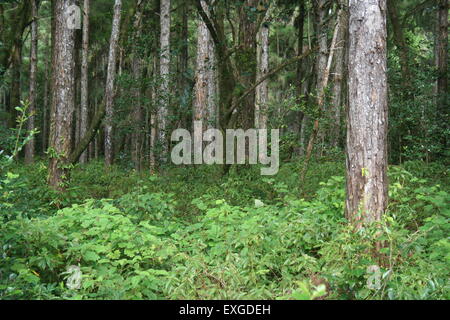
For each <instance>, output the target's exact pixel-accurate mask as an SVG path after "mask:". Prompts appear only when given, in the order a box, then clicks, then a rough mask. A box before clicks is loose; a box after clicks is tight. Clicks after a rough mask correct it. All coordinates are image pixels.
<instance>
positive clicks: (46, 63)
mask: <svg viewBox="0 0 450 320" xmlns="http://www.w3.org/2000/svg"><path fill="white" fill-rule="evenodd" d="M44 47H45V48H49V35H47V37H46V38H45V44H44ZM50 51H51V50H50ZM49 60H51V53H47V57H46V58H45V59H44V69H45V70H44V74H45V79H44V101H43V102H44V103H43V106H42V152H43V153H45V152H46V151H47V148H48V124H49V123H48V122H49V121H48V115H49V110H48V109H49V108H48V106H49V95H50V88H49V87H50V82H51V72H50V63H49Z"/></svg>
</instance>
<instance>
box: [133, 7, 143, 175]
mask: <svg viewBox="0 0 450 320" xmlns="http://www.w3.org/2000/svg"><path fill="white" fill-rule="evenodd" d="M143 9H144V4H143V1H142V0H139V1H138V3H137V8H136V14H135V18H134V32H135V33H134V39H135V40H134V44H133V45H134V47H133V59H132V72H133V78H134V87H133V93H132V94H133V98H134V99H133V102H134V110H133V115H132V116H133V132H132V135H131V148H132V150H131V160H132V161H133V164H134V168H135V169H136V170H137V171H140V170H141V167H142V146H143V126H144V114H143V110H142V101H141V78H142V58H141V54H140V50H141V49H140V48H139V41H140V37H141V29H142V12H143Z"/></svg>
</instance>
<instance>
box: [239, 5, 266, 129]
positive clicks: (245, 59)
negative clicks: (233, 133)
mask: <svg viewBox="0 0 450 320" xmlns="http://www.w3.org/2000/svg"><path fill="white" fill-rule="evenodd" d="M259 3H260V1H259V0H245V1H243V4H242V5H241V7H240V8H239V12H238V15H239V18H238V19H239V32H238V43H239V45H240V46H239V49H238V50H237V51H236V61H235V63H236V65H237V66H238V70H239V82H240V84H241V85H242V86H243V87H244V88H249V87H251V86H252V85H253V84H254V83H255V81H256V73H257V66H256V64H257V63H256V57H257V44H256V37H257V34H258V30H259V21H258V18H257V17H255V15H254V14H251V12H252V11H251V10H252V8H257V7H258V4H259ZM261 14H262V13H261ZM236 115H237V117H236V120H237V121H236V124H237V126H238V127H240V128H242V129H249V128H252V127H253V126H254V124H255V93H254V92H253V93H252V94H248V95H247V96H246V97H245V99H243V100H242V101H241V103H240V105H239V106H238V110H237V113H236Z"/></svg>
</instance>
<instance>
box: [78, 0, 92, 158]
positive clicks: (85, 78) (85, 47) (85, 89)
mask: <svg viewBox="0 0 450 320" xmlns="http://www.w3.org/2000/svg"><path fill="white" fill-rule="evenodd" d="M89 12H90V0H84V6H83V40H82V53H81V88H80V89H81V103H80V106H81V112H80V137H81V139H82V138H83V137H84V136H85V135H86V132H87V129H88V125H89V124H88V114H89V100H88V99H89V69H88V67H89V66H88V58H89ZM87 159H88V152H87V151H86V150H85V151H84V152H83V153H82V154H81V156H80V162H81V163H86V162H87Z"/></svg>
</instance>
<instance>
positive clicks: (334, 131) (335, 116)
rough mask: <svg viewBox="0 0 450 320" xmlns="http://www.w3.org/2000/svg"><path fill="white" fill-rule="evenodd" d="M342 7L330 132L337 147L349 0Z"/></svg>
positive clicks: (345, 0) (333, 143) (342, 2)
mask: <svg viewBox="0 0 450 320" xmlns="http://www.w3.org/2000/svg"><path fill="white" fill-rule="evenodd" d="M340 5H341V7H342V14H341V22H340V24H341V27H340V28H339V32H338V37H337V40H336V45H337V48H336V53H335V55H336V59H335V69H334V74H333V90H332V103H331V106H332V108H333V110H332V121H331V128H330V129H331V130H330V139H331V146H332V147H337V146H338V143H339V139H340V135H341V134H340V133H341V110H342V95H343V82H344V81H343V79H344V76H345V72H344V65H345V53H346V48H347V31H348V0H340Z"/></svg>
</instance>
